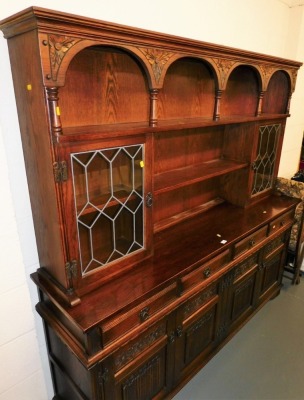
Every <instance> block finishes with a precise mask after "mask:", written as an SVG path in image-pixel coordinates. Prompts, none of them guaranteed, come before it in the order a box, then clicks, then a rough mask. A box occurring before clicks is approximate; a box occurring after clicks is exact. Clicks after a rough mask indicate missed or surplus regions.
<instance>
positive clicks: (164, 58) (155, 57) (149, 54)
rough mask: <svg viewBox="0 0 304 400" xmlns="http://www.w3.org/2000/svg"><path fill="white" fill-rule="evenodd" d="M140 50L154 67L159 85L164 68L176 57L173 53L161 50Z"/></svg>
mask: <svg viewBox="0 0 304 400" xmlns="http://www.w3.org/2000/svg"><path fill="white" fill-rule="evenodd" d="M139 50H140V51H141V52H142V53H143V54H144V56H145V57H146V59H147V60H148V61H149V64H150V65H151V67H152V70H153V73H154V77H155V80H156V82H157V83H159V81H160V78H161V76H162V73H163V69H164V66H165V65H166V64H167V62H168V61H169V59H170V58H171V57H172V56H173V55H174V53H173V52H170V51H165V50H159V49H148V48H139Z"/></svg>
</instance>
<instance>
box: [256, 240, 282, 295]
mask: <svg viewBox="0 0 304 400" xmlns="http://www.w3.org/2000/svg"><path fill="white" fill-rule="evenodd" d="M284 260H285V247H284V246H283V245H281V246H280V248H279V249H278V250H277V251H275V252H273V253H271V254H269V255H267V256H264V258H263V259H262V262H261V263H260V266H259V301H260V302H262V301H263V300H264V298H265V297H268V293H269V292H271V291H272V290H275V289H276V288H278V287H279V285H280V283H281V279H282V274H283V264H284Z"/></svg>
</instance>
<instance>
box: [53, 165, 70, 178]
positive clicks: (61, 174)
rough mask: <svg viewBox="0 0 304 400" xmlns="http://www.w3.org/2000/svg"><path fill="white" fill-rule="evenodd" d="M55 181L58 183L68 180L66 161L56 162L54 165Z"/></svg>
mask: <svg viewBox="0 0 304 400" xmlns="http://www.w3.org/2000/svg"><path fill="white" fill-rule="evenodd" d="M53 171H54V179H55V182H56V183H59V182H64V181H66V180H67V179H68V167H67V163H66V161H55V162H54V163H53Z"/></svg>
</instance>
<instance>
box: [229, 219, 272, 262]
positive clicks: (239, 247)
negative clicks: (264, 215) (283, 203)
mask: <svg viewBox="0 0 304 400" xmlns="http://www.w3.org/2000/svg"><path fill="white" fill-rule="evenodd" d="M267 230H268V226H267V225H265V226H263V228H261V229H259V230H258V231H256V232H254V233H253V234H252V235H249V236H248V237H246V238H245V239H243V240H240V241H239V242H238V243H236V245H235V246H234V258H236V257H238V256H239V255H240V254H242V253H244V252H245V251H247V250H250V249H252V248H254V247H255V246H256V245H257V244H258V243H259V242H261V241H262V240H263V239H265V238H266V236H267Z"/></svg>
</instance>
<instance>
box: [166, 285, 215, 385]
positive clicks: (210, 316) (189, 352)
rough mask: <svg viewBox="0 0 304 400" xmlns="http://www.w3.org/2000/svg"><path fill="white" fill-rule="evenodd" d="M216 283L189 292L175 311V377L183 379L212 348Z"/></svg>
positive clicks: (200, 363)
mask: <svg viewBox="0 0 304 400" xmlns="http://www.w3.org/2000/svg"><path fill="white" fill-rule="evenodd" d="M219 315H220V310H219V296H218V283H217V282H215V283H212V284H210V285H209V286H207V287H205V288H204V289H202V290H201V291H199V292H198V293H196V294H195V295H193V296H191V297H190V298H189V300H187V301H186V302H185V303H184V304H183V305H182V306H181V307H180V308H179V309H178V311H177V314H176V327H175V331H174V332H172V334H171V335H172V340H175V345H176V353H175V354H176V359H175V381H176V382H179V381H182V380H183V379H184V378H185V377H187V376H188V375H189V374H191V371H193V370H194V369H195V368H196V367H198V366H199V365H202V364H203V363H204V360H205V359H206V358H207V357H208V355H209V354H210V353H211V352H212V350H213V349H214V348H215V346H216V343H217V329H218V325H219Z"/></svg>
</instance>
